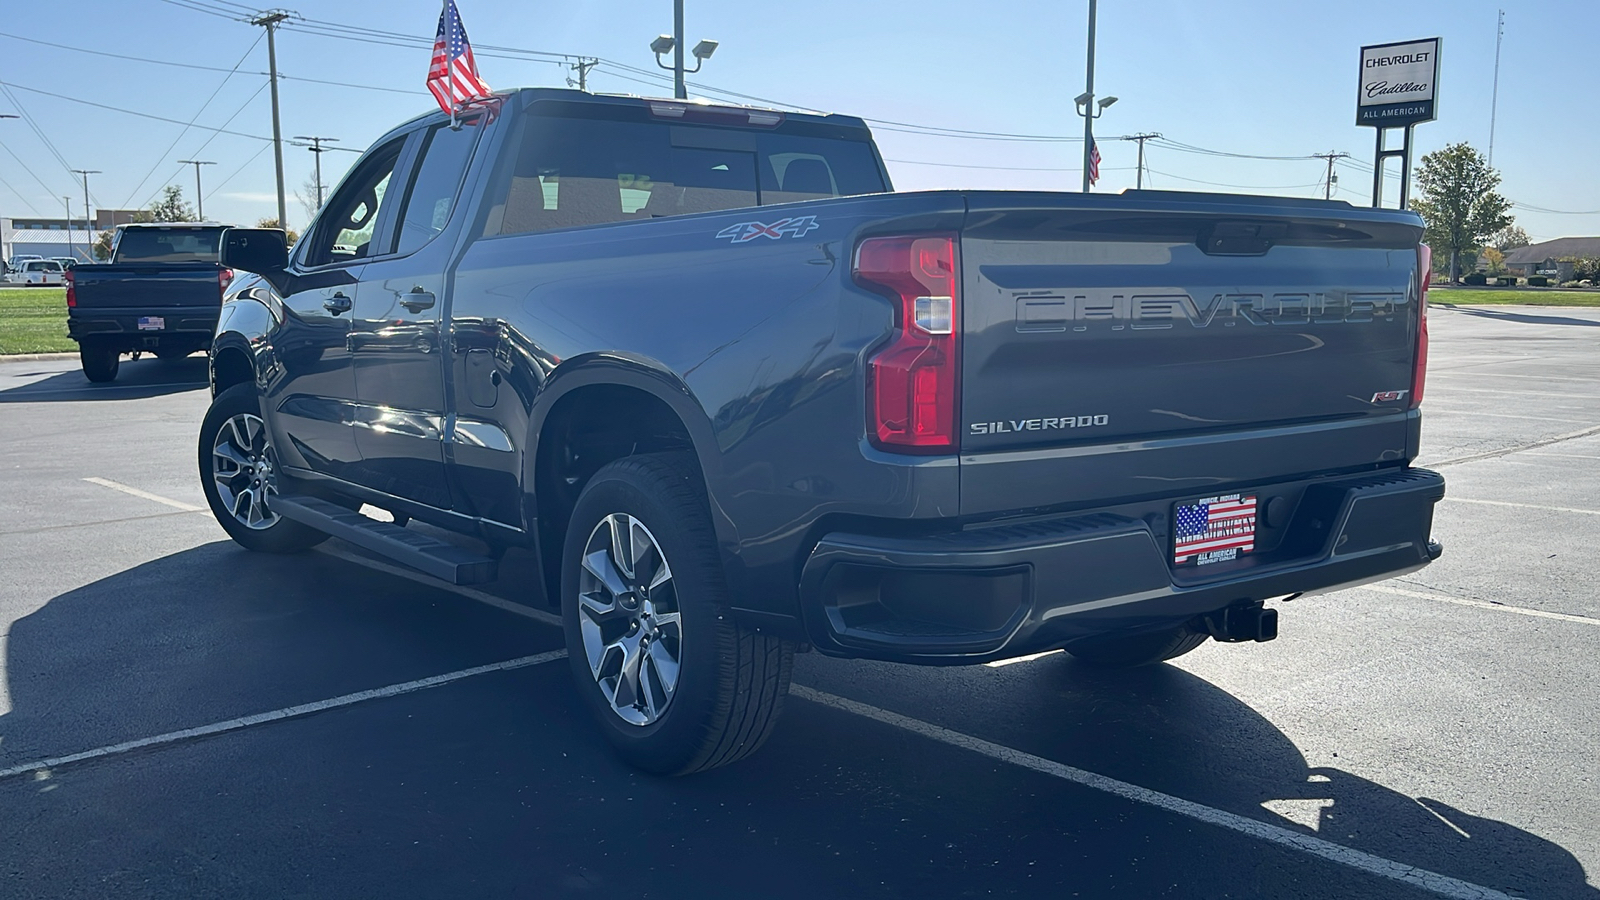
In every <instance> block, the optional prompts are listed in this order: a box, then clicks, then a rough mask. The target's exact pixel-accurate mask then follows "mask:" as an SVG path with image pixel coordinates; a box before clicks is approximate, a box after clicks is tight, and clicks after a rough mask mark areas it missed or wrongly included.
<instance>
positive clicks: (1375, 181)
mask: <svg viewBox="0 0 1600 900" xmlns="http://www.w3.org/2000/svg"><path fill="white" fill-rule="evenodd" d="M1373 131H1375V132H1377V135H1378V147H1377V149H1376V150H1374V151H1373V153H1372V208H1373V209H1377V208H1378V207H1380V206H1382V205H1383V132H1384V129H1383V128H1382V127H1379V128H1374V129H1373Z"/></svg>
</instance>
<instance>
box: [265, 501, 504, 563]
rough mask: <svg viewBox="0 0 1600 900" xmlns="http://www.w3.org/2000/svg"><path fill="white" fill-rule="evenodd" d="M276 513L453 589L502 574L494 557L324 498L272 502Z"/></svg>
mask: <svg viewBox="0 0 1600 900" xmlns="http://www.w3.org/2000/svg"><path fill="white" fill-rule="evenodd" d="M272 511H273V512H275V513H277V514H278V515H280V516H283V517H284V518H285V519H291V520H293V521H296V522H299V523H300V524H302V525H309V526H310V527H312V528H315V529H316V530H318V531H321V532H325V533H327V534H330V535H333V536H334V537H336V538H341V539H343V540H346V541H349V542H350V543H352V544H355V545H356V546H357V547H363V548H365V549H367V550H371V551H372V552H373V553H378V554H381V555H383V556H387V557H388V558H390V559H392V560H394V561H395V562H397V563H400V564H401V565H405V566H409V567H411V568H413V569H416V570H417V571H419V572H426V573H427V574H429V575H432V576H433V577H435V578H439V579H442V580H444V581H448V582H450V583H451V584H483V583H485V582H489V581H494V580H495V579H496V578H497V577H499V574H500V563H499V561H498V560H496V559H495V558H493V557H490V556H483V555H481V554H477V553H473V552H472V551H471V550H464V549H462V548H461V547H457V546H456V545H455V544H451V543H447V542H445V541H441V540H439V539H437V538H431V537H428V536H427V535H425V534H418V533H417V532H415V531H407V530H406V529H404V528H401V527H400V526H398V525H394V524H391V523H389V522H379V521H378V520H377V519H372V518H368V517H367V516H364V515H362V514H361V513H358V512H354V511H352V510H348V509H345V508H344V507H342V506H340V505H338V504H337V503H330V502H328V501H327V500H323V499H321V498H320V497H307V496H292V497H284V496H278V497H274V498H272Z"/></svg>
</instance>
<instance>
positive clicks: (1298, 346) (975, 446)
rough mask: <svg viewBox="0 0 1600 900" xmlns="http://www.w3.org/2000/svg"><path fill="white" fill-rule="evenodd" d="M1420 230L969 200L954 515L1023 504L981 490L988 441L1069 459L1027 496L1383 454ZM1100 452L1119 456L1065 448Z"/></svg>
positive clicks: (1372, 222)
mask: <svg viewBox="0 0 1600 900" xmlns="http://www.w3.org/2000/svg"><path fill="white" fill-rule="evenodd" d="M1107 200H1114V201H1115V202H1114V203H1108V202H1106V201H1107ZM1019 201H1020V202H1019ZM1420 240H1421V229H1420V227H1419V226H1418V225H1417V223H1416V220H1415V219H1414V218H1413V217H1411V216H1410V215H1409V214H1405V213H1396V212H1393V211H1379V210H1356V209H1353V208H1351V207H1349V206H1348V205H1346V204H1342V203H1324V202H1320V201H1302V200H1288V199H1281V198H1263V197H1222V196H1214V195H1197V194H1182V195H1177V194H1159V193H1154V192H1145V193H1142V194H1141V193H1134V194H1129V195H1124V196H1123V197H1119V198H1096V197H1086V198H1078V197H1076V196H1075V195H1063V194H1055V195H1026V194H1024V195H1010V196H1007V195H1003V194H972V195H969V200H968V214H967V223H966V226H965V227H964V229H963V232H962V236H961V267H962V300H961V305H962V322H963V326H962V352H961V360H962V398H961V399H962V402H961V418H962V445H961V446H962V453H963V455H964V459H963V462H964V464H963V467H962V468H963V477H962V482H963V487H962V495H963V500H962V508H963V511H964V512H979V511H982V510H983V509H984V508H986V507H992V508H994V509H1003V508H1006V506H1005V504H1006V503H1011V502H1016V501H1017V500H1018V499H1023V498H1022V497H1021V496H1007V497H1000V496H996V495H995V494H994V491H993V485H990V484H987V483H986V473H984V472H982V471H980V470H981V469H982V468H983V465H982V463H984V462H986V461H992V460H993V459H994V458H995V457H994V454H1012V455H1013V456H1012V457H1011V458H1013V459H1015V460H1018V461H1022V460H1026V459H1029V458H1031V459H1035V460H1038V461H1040V462H1044V461H1048V460H1050V459H1052V458H1055V459H1064V458H1066V457H1069V456H1070V457H1078V458H1080V464H1079V465H1077V466H1076V467H1075V471H1076V472H1077V473H1078V474H1079V475H1088V476H1090V478H1089V480H1084V479H1081V478H1078V477H1074V478H1072V479H1071V484H1070V486H1068V485H1067V484H1064V483H1062V479H1061V478H1050V477H1048V475H1047V474H1046V473H1047V472H1049V471H1052V469H1051V468H1050V467H1044V468H1040V469H1039V471H1038V473H1037V474H1039V475H1040V476H1044V477H1045V482H1044V483H1035V484H1032V485H1029V486H1028V491H1029V492H1030V494H1031V496H1032V498H1033V500H1034V503H1033V504H1030V505H1039V504H1049V503H1062V502H1071V501H1073V500H1082V501H1085V502H1087V501H1091V500H1096V499H1101V500H1104V499H1110V498H1115V497H1128V496H1132V495H1135V494H1154V493H1159V492H1160V491H1161V490H1163V489H1166V490H1200V489H1202V488H1204V487H1205V486H1207V485H1222V484H1227V483H1229V482H1230V481H1231V480H1232V479H1236V478H1251V477H1255V478H1262V477H1272V476H1287V475H1292V474H1306V473H1313V472H1318V471H1330V470H1337V469H1354V468H1359V467H1361V466H1365V465H1371V464H1374V463H1379V462H1383V461H1394V462H1397V461H1399V460H1400V458H1401V457H1403V456H1404V455H1406V453H1407V449H1406V448H1407V444H1408V440H1407V434H1408V430H1409V429H1410V428H1411V427H1412V423H1413V422H1414V420H1415V414H1414V413H1411V412H1410V407H1411V403H1410V397H1411V394H1410V391H1411V389H1412V378H1413V374H1414V373H1413V369H1414V363H1415V354H1416V346H1417V330H1418V328H1419V320H1420V316H1419V304H1418V302H1417V265H1418V263H1417V244H1418V242H1419V241H1420ZM1091 448H1100V450H1094V449H1091ZM1102 451H1104V452H1107V453H1110V452H1113V451H1114V452H1116V453H1118V454H1122V455H1123V457H1124V458H1123V459H1121V460H1119V461H1116V462H1108V461H1104V460H1102V461H1101V462H1100V464H1099V465H1098V466H1097V465H1096V464H1094V463H1092V462H1090V461H1088V460H1083V459H1081V458H1082V457H1085V456H1094V455H1098V454H1099V453H1101V452H1102ZM1139 451H1150V452H1148V453H1140V452H1139ZM1158 451H1161V452H1158ZM1411 452H1413V453H1414V449H1412V451H1411ZM967 463H975V464H977V465H967ZM1059 471H1060V472H1062V473H1065V472H1067V471H1069V470H1068V469H1064V468H1063V469H1060V470H1059ZM1097 472H1098V473H1099V475H1098V476H1097V475H1096V473H1097ZM1010 474H1011V475H1012V476H1015V475H1016V474H1017V472H1016V470H1013V471H1012V472H1011V473H1010ZM1052 482H1054V483H1052ZM1002 493H1006V494H1010V493H1012V492H1010V491H1003V492H1002ZM1013 508H1014V507H1013Z"/></svg>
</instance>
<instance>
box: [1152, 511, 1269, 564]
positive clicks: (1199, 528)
mask: <svg viewBox="0 0 1600 900" xmlns="http://www.w3.org/2000/svg"><path fill="white" fill-rule="evenodd" d="M1255 548H1256V495H1255V494H1223V495H1221V496H1219V497H1207V498H1205V499H1203V500H1190V501H1188V502H1186V503H1179V504H1177V505H1176V506H1175V507H1174V509H1173V512H1172V562H1173V564H1175V565H1180V566H1183V565H1194V566H1204V565H1209V564H1210V563H1219V562H1228V561H1229V560H1235V559H1238V558H1239V556H1240V555H1241V554H1245V553H1249V552H1251V551H1252V550H1254V549H1255Z"/></svg>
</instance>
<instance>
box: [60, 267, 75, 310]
mask: <svg viewBox="0 0 1600 900" xmlns="http://www.w3.org/2000/svg"><path fill="white" fill-rule="evenodd" d="M62 278H64V279H65V280H66V282H67V308H68V309H71V308H73V307H74V306H77V305H78V285H77V282H76V279H75V278H74V276H73V274H72V270H71V269H68V270H67V271H66V274H64V275H63V276H62Z"/></svg>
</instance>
